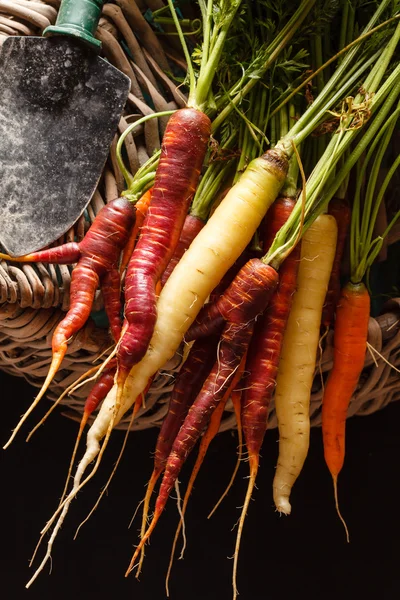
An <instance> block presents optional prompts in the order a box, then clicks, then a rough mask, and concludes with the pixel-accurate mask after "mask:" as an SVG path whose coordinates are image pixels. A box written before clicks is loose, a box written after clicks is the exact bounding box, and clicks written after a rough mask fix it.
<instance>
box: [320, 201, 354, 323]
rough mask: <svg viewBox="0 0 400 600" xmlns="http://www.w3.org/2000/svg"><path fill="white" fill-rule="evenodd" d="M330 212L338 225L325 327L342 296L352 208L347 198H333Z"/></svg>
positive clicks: (323, 321) (326, 304)
mask: <svg viewBox="0 0 400 600" xmlns="http://www.w3.org/2000/svg"><path fill="white" fill-rule="evenodd" d="M328 212H329V214H330V215H332V216H334V217H335V219H336V222H337V226H338V237H337V243H336V254H335V260H334V263H333V267H332V273H331V278H330V280H329V287H328V291H327V293H326V298H325V304H324V309H323V311H322V320H321V323H322V325H323V327H324V328H325V329H327V328H329V327H330V326H331V325H332V321H333V317H334V314H335V311H336V306H337V303H338V300H339V298H340V265H341V263H342V258H343V252H344V249H345V245H346V238H347V232H348V230H349V226H350V221H351V209H350V204H349V202H348V201H347V200H344V199H342V198H333V200H331V201H330V202H329V210H328Z"/></svg>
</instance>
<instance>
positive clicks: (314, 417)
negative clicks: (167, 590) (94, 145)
mask: <svg viewBox="0 0 400 600" xmlns="http://www.w3.org/2000/svg"><path fill="white" fill-rule="evenodd" d="M160 5H161V4H160ZM58 6H59V0H47V1H46V2H42V1H41V0H32V1H31V0H0V45H1V43H2V41H3V40H4V39H5V37H6V36H8V35H40V34H41V32H42V31H43V29H44V28H45V27H47V26H48V25H49V24H50V23H54V21H55V18H56V14H57V8H58ZM138 7H140V9H142V10H143V11H144V10H146V8H147V7H146V6H145V4H144V2H143V3H142V2H140V3H139V2H138V3H135V2H134V1H133V0H117V1H116V4H106V5H105V7H104V11H103V15H104V16H103V18H102V19H101V22H100V25H99V28H98V32H97V35H98V37H99V39H101V41H102V44H103V53H104V55H105V57H106V58H107V59H108V60H109V61H110V62H111V63H113V64H114V65H115V66H116V67H118V68H119V69H121V70H122V71H124V72H125V73H126V74H127V75H128V76H129V77H130V79H131V93H130V95H129V100H128V104H127V108H126V113H125V114H124V116H123V117H122V118H121V121H120V125H119V133H121V132H122V131H124V130H125V128H126V127H127V124H128V123H129V122H132V120H135V119H138V118H140V116H142V115H145V114H149V113H151V112H154V111H161V110H170V109H173V108H177V107H180V106H183V105H184V103H185V98H184V96H183V95H182V94H181V93H180V92H179V91H178V89H177V88H176V85H175V83H173V82H172V81H171V80H169V79H168V77H167V76H166V75H165V74H164V72H163V70H162V68H163V67H164V68H166V67H168V59H169V60H170V61H172V63H170V64H174V63H175V64H178V65H179V64H182V61H181V59H180V58H179V56H177V54H176V50H174V48H172V47H171V48H168V49H167V50H163V47H162V46H161V44H160V42H159V40H158V38H157V37H156V36H155V34H154V32H153V31H152V29H151V27H150V26H149V25H148V23H147V21H146V20H145V19H144V17H143V16H142V12H141V10H140V9H139V8H138ZM138 39H140V40H141V44H142V45H140V44H139V43H138ZM132 57H133V59H134V60H132ZM145 98H147V101H149V98H151V102H152V105H153V107H154V108H150V107H149V106H148V104H146V101H145ZM129 111H131V112H129ZM165 124H166V123H165V119H160V120H159V121H158V122H157V121H156V120H150V121H148V122H147V123H146V124H145V125H144V127H142V128H138V130H137V131H136V132H135V134H134V135H130V136H128V138H127V143H126V148H127V159H128V163H129V167H130V170H131V172H132V173H135V172H136V171H137V169H138V168H139V166H141V165H142V164H143V163H144V162H146V160H147V159H148V157H149V156H151V154H152V153H153V152H154V150H156V149H157V148H159V145H160V139H161V137H162V134H163V131H164V128H165ZM116 142H117V137H116V138H115V140H114V142H113V144H112V147H111V151H110V156H109V159H108V161H107V165H106V167H105V169H104V172H103V176H102V178H101V181H100V184H99V186H98V189H97V190H96V192H95V194H94V196H93V198H92V201H91V203H90V205H89V207H88V211H87V217H86V219H85V217H81V218H80V219H79V221H78V222H77V223H76V224H75V226H74V227H73V228H72V229H71V230H70V231H68V232H67V233H66V234H65V236H63V237H62V239H60V240H58V242H57V243H59V244H60V243H64V242H65V241H71V240H73V239H77V240H78V241H79V240H81V239H82V238H83V236H84V235H85V232H86V231H87V229H88V227H89V225H90V222H91V221H92V220H93V219H94V217H95V216H96V214H97V213H98V212H99V210H100V209H101V208H102V207H103V206H104V204H105V203H106V202H109V201H110V200H112V199H114V198H116V197H117V196H118V195H119V194H120V192H121V191H122V190H123V188H124V182H123V179H122V176H121V174H120V172H119V170H118V167H117V163H116V159H115V147H116ZM392 234H393V232H392ZM396 239H398V231H397V232H396V236H395V237H394V238H392V239H391V240H389V242H390V241H396ZM70 273H71V268H69V267H66V266H56V267H55V266H53V265H43V264H37V265H17V264H8V263H7V262H5V261H2V262H1V263H0V368H1V369H2V370H3V371H5V372H7V373H9V374H11V375H16V376H22V377H25V379H26V380H27V381H29V383H31V384H32V385H33V386H36V387H40V386H41V385H42V383H43V380H44V378H45V375H46V374H47V370H48V367H49V365H50V361H51V336H52V332H53V330H54V328H55V326H56V324H57V323H58V321H59V320H60V318H61V316H62V313H63V311H66V310H67V308H68V304H69V285H70ZM101 309H102V298H101V294H100V292H98V293H97V296H96V300H95V306H94V310H95V311H100V310H101ZM399 326H400V299H397V300H392V301H390V302H389V303H388V304H387V305H386V306H385V307H384V311H383V314H382V316H380V317H378V318H376V319H373V318H371V319H370V327H369V342H370V344H371V345H372V346H373V347H374V348H375V349H376V350H377V351H378V352H380V353H381V354H382V356H384V358H385V359H386V360H387V361H390V362H391V363H392V364H393V365H395V366H397V367H400V331H399ZM110 344H111V340H110V337H109V335H108V332H107V330H106V329H104V328H101V327H99V326H96V325H95V322H94V321H92V320H90V322H89V323H88V324H87V325H86V326H85V328H84V329H83V330H82V331H81V332H80V333H79V334H78V335H77V336H76V337H75V338H74V339H73V341H72V342H71V343H70V345H69V349H68V354H67V356H66V358H65V360H64V362H63V364H62V368H61V369H60V371H59V372H58V373H57V375H56V377H55V380H54V382H53V384H52V385H51V387H50V390H49V393H48V394H47V397H48V398H49V399H51V400H55V399H57V398H58V396H59V395H60V394H61V393H62V392H63V391H64V390H65V388H66V387H67V386H69V385H70V384H71V383H73V382H74V381H75V380H76V379H77V378H78V377H79V376H80V375H81V374H83V373H84V372H85V371H87V370H88V369H89V368H90V367H92V366H93V362H95V361H96V360H97V359H99V358H100V357H101V356H102V357H104V355H107V352H108V351H109V346H110ZM331 358H332V333H330V334H329V336H328V337H327V339H326V343H325V349H324V352H323V355H322V357H321V362H320V370H321V374H320V373H317V374H316V377H315V381H314V386H313V393H312V396H311V421H312V424H313V425H319V424H320V405H321V398H322V380H323V379H325V378H326V375H327V373H328V372H329V369H330V368H331ZM376 358H377V364H374V360H373V358H372V355H371V354H370V352H367V355H366V362H365V370H364V372H363V375H362V377H361V379H360V382H359V386H358V389H357V392H356V394H355V396H354V398H353V400H352V403H351V406H350V410H349V415H350V416H351V415H353V414H364V415H365V414H369V413H372V412H374V411H376V410H379V409H381V408H382V407H384V406H385V405H386V404H388V403H389V402H392V401H394V400H400V378H399V375H398V373H397V372H396V371H395V370H393V369H392V368H391V367H390V366H389V365H388V364H387V363H386V362H385V361H384V360H382V359H381V358H379V357H378V356H376ZM181 364H182V354H177V355H176V356H175V357H174V358H173V359H172V360H171V361H170V362H169V363H168V364H167V365H165V368H164V370H163V372H161V373H159V375H158V377H157V378H156V379H155V381H154V383H153V385H152V387H151V389H150V391H149V393H148V396H147V398H146V406H145V407H144V408H142V409H141V411H140V412H139V414H138V417H137V419H136V421H135V422H134V424H133V426H132V428H133V429H144V428H147V427H154V426H159V425H160V424H161V422H162V420H163V417H164V415H165V413H166V411H167V402H168V398H169V394H170V391H171V389H172V386H173V381H174V377H173V376H174V373H176V371H177V370H178V369H179V367H180V365H181ZM89 385H90V384H86V385H84V386H82V387H80V388H79V389H77V390H76V391H75V392H74V393H73V394H72V395H71V396H68V397H67V398H66V399H65V400H64V404H66V405H67V407H68V408H67V412H66V414H67V415H68V416H71V417H72V418H80V415H81V411H82V405H83V401H84V398H85V397H86V396H87V393H88V390H89V389H90V388H89ZM129 423H130V415H126V416H125V418H124V419H123V420H122V421H121V423H120V424H119V428H122V429H126V428H127V427H128V426H129ZM234 425H235V422H234V415H233V414H232V408H231V407H230V406H229V404H228V405H227V409H226V414H225V418H224V419H223V422H222V425H221V430H226V429H230V428H232V427H234ZM269 426H270V427H276V417H275V411H274V410H273V407H272V410H271V412H270V419H269Z"/></svg>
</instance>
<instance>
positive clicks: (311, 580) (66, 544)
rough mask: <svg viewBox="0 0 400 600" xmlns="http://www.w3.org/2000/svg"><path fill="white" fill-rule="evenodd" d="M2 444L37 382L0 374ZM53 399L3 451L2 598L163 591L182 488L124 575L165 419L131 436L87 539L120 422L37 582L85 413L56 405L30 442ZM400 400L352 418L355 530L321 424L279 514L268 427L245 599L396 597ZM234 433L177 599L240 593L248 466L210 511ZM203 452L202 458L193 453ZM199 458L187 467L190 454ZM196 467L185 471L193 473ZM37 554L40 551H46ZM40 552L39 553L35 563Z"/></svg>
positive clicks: (212, 455)
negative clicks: (333, 475) (78, 419)
mask: <svg viewBox="0 0 400 600" xmlns="http://www.w3.org/2000/svg"><path fill="white" fill-rule="evenodd" d="M0 385H1V390H2V405H3V407H4V410H3V414H2V419H1V440H0V441H1V442H2V445H3V443H4V442H5V441H6V440H7V439H8V436H9V434H10V431H11V430H12V428H13V427H14V426H15V424H16V422H17V420H18V417H19V415H21V414H22V413H23V411H24V410H25V409H26V408H27V407H28V405H29V403H30V401H31V400H32V398H33V397H34V394H35V390H34V389H33V388H31V387H30V386H29V385H28V384H26V383H25V382H24V381H23V380H22V379H19V378H11V377H8V376H6V375H4V374H0ZM47 407H48V404H47V403H46V401H42V406H41V407H40V409H38V410H37V411H36V412H35V413H34V414H33V415H31V418H30V419H29V422H28V425H27V426H26V427H25V428H24V430H23V431H22V433H21V434H20V435H19V436H18V438H17V439H16V440H15V442H14V443H13V445H12V446H11V447H10V448H9V449H8V450H7V451H3V452H2V455H1V483H2V494H1V550H0V552H1V572H0V590H1V597H2V598H5V599H7V600H9V599H10V600H11V599H12V600H14V599H16V600H19V599H20V598H21V599H25V598H27V599H30V600H39V599H40V600H43V599H47V598H57V600H67V599H68V600H70V598H71V597H75V598H79V599H81V598H82V599H83V598H84V599H90V600H91V599H95V598H100V599H103V598H104V599H106V598H107V599H108V598H110V597H111V598H118V599H120V598H121V599H122V598H135V599H136V600H147V599H151V600H158V599H163V598H165V593H164V577H165V572H166V568H167V565H168V560H169V552H170V546H171V541H172V538H173V532H174V530H175V526H176V523H177V521H178V514H177V510H176V505H175V502H174V501H173V500H172V499H171V500H170V502H169V504H168V507H167V510H166V512H165V513H164V515H163V518H162V520H161V521H160V524H159V527H158V528H157V530H156V531H155V533H154V535H153V537H152V541H151V545H150V546H149V547H148V549H147V552H146V560H145V564H144V571H143V574H142V576H141V580H140V582H137V581H136V579H135V577H134V576H133V574H132V575H131V576H130V577H129V578H128V579H124V573H125V570H126V568H127V565H128V563H129V561H130V558H131V553H132V549H133V545H134V544H135V543H136V542H137V528H138V526H139V519H138V518H137V520H136V521H135V522H134V524H133V526H132V528H131V529H130V530H128V528H127V526H128V523H129V521H130V518H131V516H132V514H133V512H134V510H135V508H136V506H137V504H138V502H139V501H140V499H141V498H142V496H143V494H144V491H145V487H144V486H145V483H146V481H147V478H148V476H149V474H150V471H151V467H152V463H151V452H152V451H153V449H154V444H155V440H156V436H157V430H148V431H144V432H140V433H135V434H132V435H131V436H130V438H129V441H128V445H127V449H126V452H125V455H124V457H123V460H122V463H121V465H120V468H119V469H118V471H117V474H116V476H115V478H114V481H113V482H112V484H111V487H110V490H109V494H108V495H107V496H105V497H104V499H103V500H102V502H101V504H100V506H99V508H98V510H97V512H96V513H95V514H94V515H93V516H92V518H91V520H90V521H89V522H88V523H87V524H86V525H85V526H84V528H83V529H82V530H81V533H80V535H79V537H78V538H77V540H76V541H73V540H72V538H73V534H74V532H75V529H76V526H77V525H78V524H79V523H80V521H81V520H82V519H83V518H84V517H85V516H86V514H87V512H88V511H89V510H90V509H91V507H92V505H93V503H94V501H95V499H96V497H97V495H96V494H97V492H98V490H99V489H101V487H102V486H103V485H104V483H105V481H106V479H107V477H108V474H109V472H110V469H111V468H112V466H113V464H114V461H115V459H116V456H117V454H118V452H119V448H120V445H121V443H122V437H123V434H122V433H121V432H115V433H114V435H113V437H112V439H111V442H110V446H109V448H108V450H107V453H106V455H105V457H104V461H103V465H102V468H101V470H100V472H99V473H98V475H97V476H96V477H95V479H94V480H93V482H92V483H93V485H88V487H87V488H86V489H85V490H83V491H82V492H81V493H80V494H79V496H78V499H77V500H75V501H74V502H73V503H72V505H71V508H70V512H69V515H68V517H67V520H66V522H65V524H64V526H63V528H62V530H61V532H60V534H59V537H58V539H57V540H56V543H55V545H54V549H53V554H52V556H53V568H52V573H51V575H49V574H48V573H49V568H48V567H46V569H45V571H44V572H43V573H42V574H41V576H40V577H39V579H38V580H37V581H36V582H35V583H34V584H33V586H32V587H31V588H30V589H29V590H25V588H24V586H25V583H26V582H27V580H28V579H29V577H30V571H31V569H29V567H28V561H29V558H30V556H31V554H32V551H33V549H34V547H35V545H36V542H37V540H38V534H39V531H40V529H41V528H42V527H43V526H44V524H45V523H46V521H47V520H48V518H49V517H50V516H51V514H52V512H53V510H54V509H55V508H56V506H57V503H58V498H59V496H60V494H61V490H62V488H63V484H64V478H65V475H66V472H67V466H68V462H69V458H70V453H71V450H72V446H73V443H74V437H75V434H76V431H77V424H76V423H75V422H73V421H70V420H69V419H67V418H65V417H63V416H61V414H60V412H59V413H58V414H53V415H52V416H51V418H50V419H49V420H48V422H47V423H46V425H45V426H44V427H42V428H41V430H40V431H39V432H38V433H36V434H35V436H34V437H33V438H32V440H31V442H30V443H29V444H26V443H25V435H24V434H25V433H27V432H28V430H29V426H32V425H33V424H34V423H36V420H37V419H38V417H39V416H40V415H41V414H43V412H44V409H45V408H47ZM399 423H400V403H395V404H392V405H391V406H389V407H387V408H385V409H384V410H382V411H380V412H379V413H375V414H374V415H372V416H368V417H355V418H352V419H350V420H349V422H348V427H347V439H348V446H347V456H346V463H345V467H344V470H343V472H342V474H341V476H340V478H339V495H340V502H341V509H342V513H343V515H344V516H345V518H346V520H347V524H348V526H349V530H350V536H351V543H350V544H349V545H348V544H346V541H345V535H344V530H343V527H342V525H341V524H340V522H339V520H338V518H337V516H336V513H335V510H334V504H333V494H332V484H331V481H330V476H329V474H328V472H327V469H326V467H325V464H324V462H323V455H322V444H321V434H320V430H319V429H313V431H312V436H311V448H310V454H309V457H308V459H307V461H306V465H305V468H304V471H303V474H302V476H301V478H300V479H299V480H298V482H297V484H296V486H295V489H294V491H293V495H292V506H293V512H292V515H291V516H290V517H279V515H278V514H277V513H275V511H274V508H273V501H272V492H271V482H272V478H273V473H274V465H275V461H276V455H277V449H278V445H277V432H276V431H270V432H268V435H267V438H266V442H265V444H264V447H263V459H262V463H261V468H260V472H259V477H258V480H257V485H258V489H257V490H256V492H255V494H254V496H253V498H254V501H253V502H252V503H251V506H250V510H249V514H248V518H247V520H246V524H245V531H244V535H243V540H242V548H241V555H240V563H239V578H238V585H239V591H240V600H259V599H260V600H261V599H264V598H277V597H279V598H281V599H284V600H286V599H289V598H290V599H291V598H293V596H295V597H296V598H308V599H318V600H319V599H323V600H330V599H332V600H333V599H335V600H337V598H341V599H347V598H349V599H350V598H364V599H365V598H367V599H369V598H371V599H372V598H374V599H378V598H379V599H380V600H382V599H383V600H386V599H387V600H389V599H390V600H391V599H394V598H399V593H400V544H399V541H400V513H399V497H398V489H399V484H398V481H399V477H400V467H399V459H400V440H399ZM236 444H237V439H236V434H232V433H231V432H227V433H223V434H220V435H219V436H218V437H217V439H216V440H215V441H214V442H213V444H212V446H211V447H210V451H209V455H208V458H207V460H206V463H205V465H204V467H203V470H202V471H201V472H200V475H199V477H198V480H197V483H196V487H195V490H194V493H193V496H192V499H191V502H190V504H189V508H188V512H187V520H186V528H187V538H188V546H187V550H186V555H185V559H184V560H183V561H177V562H176V563H175V566H174V570H173V573H172V579H171V584H170V590H171V598H172V600H186V599H190V600H200V599H205V598H207V599H210V600H230V599H231V597H232V592H231V583H230V581H231V569H232V561H231V560H229V559H228V557H229V556H231V555H232V554H233V548H234V542H235V531H231V528H232V526H233V525H234V523H235V522H236V520H237V518H238V517H239V509H238V507H239V506H241V504H242V503H243V498H244V493H245V486H246V480H245V477H246V475H247V465H246V464H242V467H241V470H240V473H239V477H238V479H237V481H236V484H235V486H234V488H233V490H232V491H231V493H230V494H229V496H228V498H227V499H226V500H225V502H224V504H223V505H222V506H221V507H220V509H219V510H218V512H217V513H216V515H215V516H214V517H213V518H212V520H211V521H207V519H206V515H207V514H208V512H209V510H210V508H211V507H212V506H213V503H214V502H215V500H216V499H217V498H218V497H219V494H220V493H221V491H222V490H223V488H224V486H225V484H226V482H227V481H228V479H229V477H230V475H231V472H232V469H233V465H234V461H235V452H236ZM191 459H192V460H191V461H190V465H192V464H193V459H194V456H193V457H191ZM190 465H189V466H190ZM187 474H188V469H186V470H185V471H184V473H183V474H182V477H181V479H182V481H183V483H184V482H185V481H186V480H187ZM39 556H40V558H41V557H42V556H43V554H39ZM37 564H38V563H37Z"/></svg>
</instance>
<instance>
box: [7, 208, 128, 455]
mask: <svg viewBox="0 0 400 600" xmlns="http://www.w3.org/2000/svg"><path fill="white" fill-rule="evenodd" d="M134 218H135V211H134V207H133V206H132V204H131V203H130V202H129V201H128V200H126V199H124V198H118V199H116V200H113V201H112V202H110V203H109V204H107V205H106V206H104V207H103V208H102V210H101V211H100V212H99V214H98V215H97V217H96V219H95V220H94V222H93V224H92V226H91V227H90V229H89V231H88V232H87V234H86V236H85V238H84V239H83V240H82V242H80V243H79V244H74V243H72V244H66V245H65V246H64V247H59V248H50V249H48V250H42V251H39V252H34V253H32V254H28V255H25V256H23V257H20V258H19V259H18V260H19V261H23V262H55V261H57V262H58V264H65V263H66V262H69V261H70V260H71V259H73V261H74V262H75V261H76V260H78V264H77V265H76V267H75V268H74V270H73V271H72V277H71V287H70V307H69V310H68V312H67V314H66V316H65V317H64V319H63V320H62V321H61V322H60V323H59V324H58V326H57V327H56V329H55V331H54V334H53V339H52V349H53V357H52V362H51V365H50V369H49V373H48V375H47V377H46V380H45V382H44V384H43V386H42V388H41V390H40V392H39V394H38V395H37V397H36V398H35V400H34V402H33V403H32V405H31V406H30V408H29V409H28V411H27V412H26V413H25V415H24V416H23V418H22V419H21V420H20V422H19V423H18V425H17V427H16V429H15V430H14V432H13V434H12V436H11V438H10V440H9V441H8V442H7V444H6V447H7V446H8V445H9V444H10V442H11V441H12V439H13V438H14V436H15V434H16V433H17V431H18V429H19V428H20V427H21V425H22V423H23V422H24V421H25V419H26V418H27V416H28V415H29V414H30V413H31V411H32V410H33V408H34V407H35V406H36V405H37V403H38V402H39V400H40V399H41V398H42V396H43V395H44V393H45V392H46V390H47V388H48V386H49V385H50V383H51V381H52V379H53V377H54V375H55V373H56V372H57V370H58V369H59V367H60V365H61V363H62V360H63V358H64V356H65V354H66V352H67V348H68V345H67V344H68V340H69V339H70V338H71V337H72V336H73V335H74V334H75V333H76V332H77V331H79V330H80V329H81V328H82V327H83V325H84V324H85V323H86V321H87V319H88V318H89V316H90V313H91V310H92V303H93V299H94V295H95V292H96V289H97V287H98V285H99V282H103V280H104V277H105V276H106V275H107V273H109V272H110V271H113V270H114V269H115V268H116V264H117V261H118V258H119V255H120V252H121V249H122V248H123V247H124V245H125V243H126V241H127V239H128V235H129V231H130V229H131V227H132V225H133V222H134ZM63 248H64V250H63ZM115 293H116V294H118V295H119V293H120V290H119V287H118V289H117V290H115ZM106 295H107V292H106ZM111 304H112V303H111V302H110V303H109V306H110V305H111ZM114 317H115V315H114V316H113V315H112V319H113V318H114ZM113 328H114V330H115V324H113Z"/></svg>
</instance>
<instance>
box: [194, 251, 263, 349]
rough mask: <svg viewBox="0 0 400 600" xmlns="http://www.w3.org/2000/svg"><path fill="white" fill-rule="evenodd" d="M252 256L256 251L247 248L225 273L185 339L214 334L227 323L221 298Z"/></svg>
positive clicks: (195, 338)
mask: <svg viewBox="0 0 400 600" xmlns="http://www.w3.org/2000/svg"><path fill="white" fill-rule="evenodd" d="M252 258H255V256H254V253H253V252H252V251H249V250H245V251H244V252H242V254H241V255H240V256H239V258H238V259H237V260H236V261H235V263H234V264H233V265H232V267H231V268H230V269H229V270H228V271H227V272H226V273H225V275H224V277H223V278H222V279H221V281H220V282H219V284H218V285H217V286H216V287H215V289H214V290H213V291H212V293H211V294H210V302H208V303H207V304H205V305H204V306H203V308H202V309H201V310H200V312H199V314H198V315H197V317H196V319H195V321H194V322H193V324H192V325H191V326H190V327H189V329H188V331H187V332H186V334H185V341H187V342H191V341H193V340H197V339H200V338H202V337H206V336H208V335H212V334H214V333H215V332H216V331H219V330H220V329H221V327H222V325H223V324H224V323H225V320H226V316H224V314H223V311H224V307H223V301H222V300H220V298H221V296H222V295H223V293H224V292H225V290H226V289H227V288H228V287H229V285H230V284H231V283H232V281H233V280H234V279H235V277H236V275H237V274H238V272H239V271H240V269H241V268H242V267H243V266H244V265H245V264H246V263H247V261H248V260H251V259H252ZM219 300H220V301H219ZM221 303H222V306H221Z"/></svg>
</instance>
